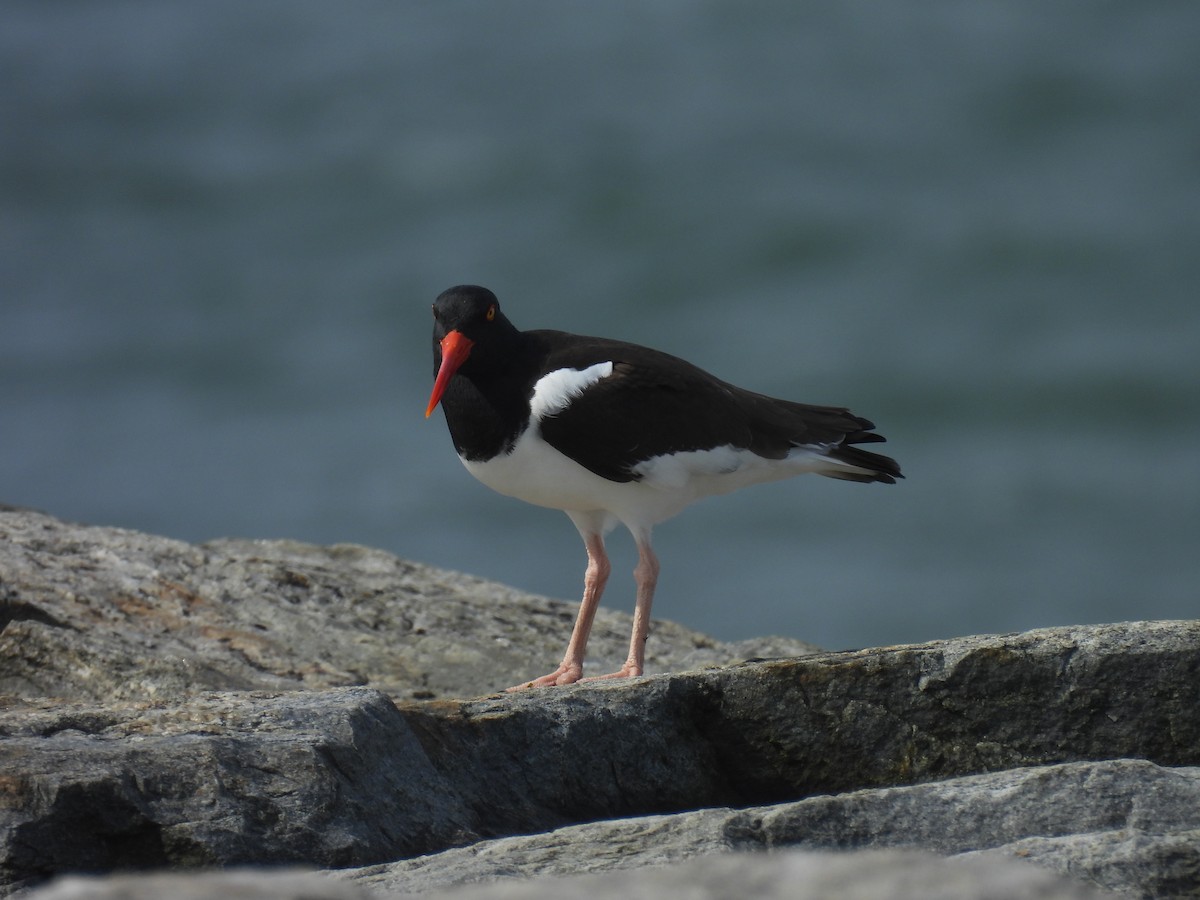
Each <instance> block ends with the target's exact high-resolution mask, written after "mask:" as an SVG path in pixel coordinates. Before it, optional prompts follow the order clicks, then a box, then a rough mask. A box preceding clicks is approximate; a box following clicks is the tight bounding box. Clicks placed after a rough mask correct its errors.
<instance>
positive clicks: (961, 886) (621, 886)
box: [28, 851, 1113, 900]
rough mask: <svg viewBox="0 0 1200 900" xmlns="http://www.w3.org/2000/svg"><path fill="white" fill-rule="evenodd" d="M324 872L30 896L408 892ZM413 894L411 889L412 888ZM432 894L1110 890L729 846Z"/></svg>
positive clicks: (999, 873)
mask: <svg viewBox="0 0 1200 900" xmlns="http://www.w3.org/2000/svg"><path fill="white" fill-rule="evenodd" d="M348 890H349V889H348V888H347V887H346V886H344V885H343V886H340V887H339V886H337V885H335V884H332V883H330V882H329V881H325V882H324V883H323V882H322V881H321V880H320V879H318V878H317V877H315V876H298V875H290V874H289V875H280V874H275V873H267V872H235V873H216V874H204V875H194V876H183V875H149V876H147V875H142V876H129V875H122V876H116V877H113V878H110V879H95V878H88V879H85V878H68V879H63V880H62V881H61V882H59V883H57V884H55V885H53V886H51V887H49V888H46V889H43V890H40V891H34V892H32V893H31V894H29V895H28V900H84V898H86V900H159V898H163V897H170V898H172V900H191V898H195V900H201V898H210V897H221V898H225V900H353V898H361V900H368V898H369V897H375V898H378V900H386V898H388V897H393V898H396V900H399V897H400V895H396V894H384V893H377V892H372V893H370V894H358V893H342V891H348ZM409 896H410V895H409ZM424 896H426V897H428V898H430V900H434V898H445V900H451V898H453V900H507V898H512V900H609V898H611V900H660V898H662V897H681V896H686V897H689V898H693V900H726V898H729V897H741V896H745V897H754V898H756V900H824V898H828V897H837V898H839V900H931V898H935V900H936V898H954V900H1102V898H1104V897H1111V896H1113V895H1111V894H1106V893H1102V892H1100V891H1097V890H1095V889H1091V888H1088V887H1086V886H1083V885H1080V884H1078V883H1075V882H1072V881H1069V880H1067V879H1064V878H1061V877H1058V876H1055V875H1053V874H1052V873H1050V872H1047V871H1045V870H1043V869H1039V868H1038V867H1037V866H1032V865H1029V864H1026V863H1020V862H1014V861H1012V860H1000V859H995V860H989V859H974V860H951V861H946V860H942V859H939V858H937V857H935V856H930V855H928V854H923V853H912V852H896V851H892V852H887V851H865V852H861V853H802V852H790V853H780V854H774V855H771V856H767V855H764V854H735V853H730V854H721V855H714V856H709V857H705V858H702V859H697V860H693V861H691V862H689V863H687V864H685V865H674V866H667V867H663V868H655V869H645V870H641V871H637V872H619V873H616V874H608V875H603V876H600V875H585V876H580V877H575V878H540V879H536V880H533V881H521V882H514V881H512V880H509V881H505V882H499V883H495V884H490V885H486V886H475V887H467V888H463V889H457V890H452V891H446V892H441V891H439V892H436V893H433V894H426V895H424Z"/></svg>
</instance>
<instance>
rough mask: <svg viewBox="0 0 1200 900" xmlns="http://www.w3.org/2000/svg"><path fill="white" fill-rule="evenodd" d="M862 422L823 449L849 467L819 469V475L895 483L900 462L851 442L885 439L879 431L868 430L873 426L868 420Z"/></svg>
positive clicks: (866, 481) (877, 441) (874, 441)
mask: <svg viewBox="0 0 1200 900" xmlns="http://www.w3.org/2000/svg"><path fill="white" fill-rule="evenodd" d="M866 425H867V428H864V429H862V430H861V431H853V432H851V433H850V434H848V435H846V437H845V438H843V439H842V442H841V443H840V444H838V445H837V446H836V447H831V448H830V449H829V450H828V451H827V453H826V457H827V458H829V459H831V460H833V461H834V462H838V463H842V464H843V465H846V466H851V467H852V468H846V469H843V468H840V467H839V468H832V467H831V468H829V469H822V470H821V474H822V475H824V476H825V477H827V478H840V479H841V480H842V481H860V482H863V483H870V482H873V481H878V482H881V483H882V484H895V483H896V479H897V478H903V477H904V475H902V474H901V472H900V464H899V463H898V462H896V461H895V460H894V459H892V458H891V457H890V456H884V455H883V454H882V453H872V452H870V451H869V450H863V449H862V448H861V447H858V446H855V445H856V444H877V443H881V442H883V441H885V440H887V438H885V437H884V436H883V435H881V434H876V433H875V432H873V431H870V430H868V429H869V428H874V427H875V426H874V425H871V423H869V422H867V423H866Z"/></svg>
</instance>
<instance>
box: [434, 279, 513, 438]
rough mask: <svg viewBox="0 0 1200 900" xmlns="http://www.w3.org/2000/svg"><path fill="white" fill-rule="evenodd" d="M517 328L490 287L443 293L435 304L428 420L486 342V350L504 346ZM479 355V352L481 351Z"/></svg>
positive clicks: (468, 286) (451, 289)
mask: <svg viewBox="0 0 1200 900" xmlns="http://www.w3.org/2000/svg"><path fill="white" fill-rule="evenodd" d="M515 332H516V329H515V328H513V325H512V323H511V322H509V321H508V319H506V318H505V317H504V313H502V312H500V302H499V301H498V300H497V299H496V295H495V294H493V293H492V292H491V291H489V290H488V289H487V288H483V287H478V286H476V285H471V284H464V285H459V286H458V287H452V288H450V289H449V290H446V291H442V293H441V294H439V295H438V298H437V299H436V300H435V301H434V302H433V366H434V372H435V377H434V382H433V393H432V394H430V396H429V406H428V408H427V409H426V410H425V417H426V418H428V417H429V416H430V415H431V414H432V413H433V411H434V409H436V408H437V405H438V403H439V402H440V401H441V399H442V395H443V394H444V393H445V392H446V386H447V385H448V384H449V383H450V379H451V378H453V377H454V373H455V372H457V371H458V370H459V369H460V368H462V365H463V364H464V363H465V362H466V361H467V358H468V357H469V356H471V351H472V349H473V348H475V346H476V345H477V344H480V343H481V342H482V345H483V346H484V347H490V346H497V345H499V344H502V343H503V340H502V338H507V337H509V336H511V335H513V334H514V333H515ZM477 355H478V352H477Z"/></svg>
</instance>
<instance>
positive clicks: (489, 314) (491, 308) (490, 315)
mask: <svg viewBox="0 0 1200 900" xmlns="http://www.w3.org/2000/svg"><path fill="white" fill-rule="evenodd" d="M484 318H486V319H487V320H488V321H489V322H490V321H492V319H494V318H496V304H495V303H493V304H492V305H491V306H489V307H488V311H487V315H486V316H485V317H484Z"/></svg>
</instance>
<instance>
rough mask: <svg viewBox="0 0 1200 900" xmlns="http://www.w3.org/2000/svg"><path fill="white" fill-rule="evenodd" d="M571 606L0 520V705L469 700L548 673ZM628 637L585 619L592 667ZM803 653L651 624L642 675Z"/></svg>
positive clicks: (255, 551)
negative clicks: (371, 696)
mask: <svg viewBox="0 0 1200 900" xmlns="http://www.w3.org/2000/svg"><path fill="white" fill-rule="evenodd" d="M580 571H581V572H582V561H581V570H580ZM575 609H576V604H574V603H564V602H559V601H554V600H548V599H546V598H543V597H535V596H531V595H528V594H522V593H520V592H519V591H515V590H512V589H511V588H507V587H504V586H503V585H498V584H495V583H493V582H487V581H483V580H481V579H478V578H472V577H470V576H467V575H461V574H458V573H454V572H446V571H443V570H439V569H434V568H431V567H429V566H423V565H420V564H418V563H412V562H407V561H405V560H401V559H398V558H396V557H395V556H392V555H390V554H388V553H384V552H382V551H379V550H370V549H367V548H365V547H357V546H350V545H338V546H334V547H314V546H311V545H307V544H299V543H295V542H292V541H249V540H222V541H213V542H211V543H208V544H203V545H200V546H194V545H191V544H186V543H183V542H180V541H173V540H170V539H168V538H162V537H156V536H154V535H148V534H142V533H140V532H135V531H127V530H124V529H120V528H100V527H94V526H86V525H74V524H71V523H67V522H62V521H60V520H58V519H55V518H53V517H52V516H48V515H45V514H43V513H38V512H34V511H31V510H22V509H14V508H11V507H0V694H12V695H16V696H21V697H27V698H28V697H58V698H63V699H70V700H80V701H103V702H111V701H114V700H131V701H133V700H156V699H157V700H163V699H166V698H181V697H185V696H188V695H191V694H195V693H197V692H199V691H204V690H295V689H297V688H309V689H324V688H330V687H345V686H352V685H366V684H369V685H371V686H372V687H376V688H378V689H380V690H382V691H385V692H386V693H388V694H389V695H391V696H392V697H394V698H397V699H405V698H408V699H412V698H416V699H435V698H438V697H471V696H478V695H480V694H487V693H491V692H493V691H497V690H501V689H503V688H505V687H508V686H509V685H512V684H516V683H519V682H521V681H523V680H526V679H528V678H529V677H530V676H531V675H540V674H544V672H547V671H549V670H550V669H552V668H553V667H554V666H555V665H556V664H557V663H558V661H559V660H560V659H561V658H562V653H563V649H564V648H565V647H566V641H567V637H568V635H569V634H570V630H571V625H572V622H573V621H574V616H575ZM629 630H630V617H629V616H628V615H627V614H624V613H618V612H614V611H611V610H601V611H600V613H599V614H598V615H597V618H596V625H595V630H594V632H593V636H592V641H591V648H592V651H593V652H592V656H593V663H594V665H595V666H596V667H597V671H599V670H601V669H603V667H605V666H610V667H611V668H617V667H618V666H619V665H620V662H621V661H622V660H624V658H625V653H626V651H627V649H628V641H629ZM813 650H815V648H813V647H811V645H807V644H804V643H802V642H800V641H791V640H787V639H783V638H770V639H766V640H763V641H747V642H740V643H738V644H735V645H734V644H721V643H719V642H717V641H714V640H712V639H711V638H709V637H707V636H705V635H702V634H699V633H698V632H694V631H690V630H689V629H686V628H683V627H682V626H679V625H676V624H674V623H671V622H665V621H656V622H655V623H654V628H653V632H652V636H651V640H650V642H649V645H648V654H649V655H648V665H649V667H650V671H677V670H682V669H687V668H698V667H700V666H702V665H712V664H718V663H728V662H732V661H735V660H741V659H747V658H752V657H758V656H795V655H800V654H802V653H805V652H812V651H813Z"/></svg>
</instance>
